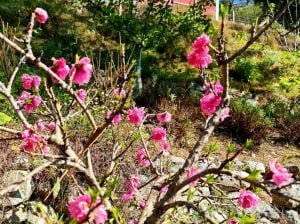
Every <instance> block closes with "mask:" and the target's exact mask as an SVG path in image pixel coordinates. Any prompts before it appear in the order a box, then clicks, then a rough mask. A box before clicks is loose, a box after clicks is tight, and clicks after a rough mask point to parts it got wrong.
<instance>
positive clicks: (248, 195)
mask: <svg viewBox="0 0 300 224" xmlns="http://www.w3.org/2000/svg"><path fill="white" fill-rule="evenodd" d="M258 203H259V201H258V197H257V196H256V195H255V194H254V193H252V192H251V191H246V190H240V195H239V198H238V205H239V206H240V207H242V208H244V209H248V208H252V207H256V206H257V205H258Z"/></svg>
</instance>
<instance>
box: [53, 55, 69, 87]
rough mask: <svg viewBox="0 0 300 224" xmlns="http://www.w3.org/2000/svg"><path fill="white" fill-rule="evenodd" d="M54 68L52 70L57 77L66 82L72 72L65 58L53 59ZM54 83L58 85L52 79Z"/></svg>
mask: <svg viewBox="0 0 300 224" xmlns="http://www.w3.org/2000/svg"><path fill="white" fill-rule="evenodd" d="M51 61H52V64H53V65H52V66H51V67H50V69H51V70H52V71H53V72H54V73H56V75H57V76H58V77H59V78H61V79H62V80H65V79H66V77H67V76H68V74H69V72H70V67H69V65H67V61H66V59H64V58H59V59H56V58H51ZM52 82H54V83H56V82H57V80H55V79H52Z"/></svg>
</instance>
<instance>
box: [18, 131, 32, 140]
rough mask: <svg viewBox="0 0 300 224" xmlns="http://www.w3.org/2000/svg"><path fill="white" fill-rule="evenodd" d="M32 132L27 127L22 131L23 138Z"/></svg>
mask: <svg viewBox="0 0 300 224" xmlns="http://www.w3.org/2000/svg"><path fill="white" fill-rule="evenodd" d="M31 134H32V131H31V130H30V129H26V130H24V131H22V132H21V137H22V139H25V138H28V137H29V136H30V135H31Z"/></svg>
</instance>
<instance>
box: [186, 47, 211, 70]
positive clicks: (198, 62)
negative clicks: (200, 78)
mask: <svg viewBox="0 0 300 224" xmlns="http://www.w3.org/2000/svg"><path fill="white" fill-rule="evenodd" d="M187 60H188V63H189V64H190V65H192V66H194V67H195V68H198V69H203V68H207V67H208V65H209V64H210V63H211V62H212V58H211V56H210V55H209V54H208V53H207V52H197V51H195V50H193V51H191V52H190V53H189V54H188V56H187Z"/></svg>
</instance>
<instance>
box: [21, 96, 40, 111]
mask: <svg viewBox="0 0 300 224" xmlns="http://www.w3.org/2000/svg"><path fill="white" fill-rule="evenodd" d="M41 102H42V99H41V97H39V96H32V97H30V98H28V100H26V103H25V105H24V108H25V112H26V113H27V114H30V113H31V112H32V111H34V110H35V109H36V108H37V107H38V106H39V105H40V104H41Z"/></svg>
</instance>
